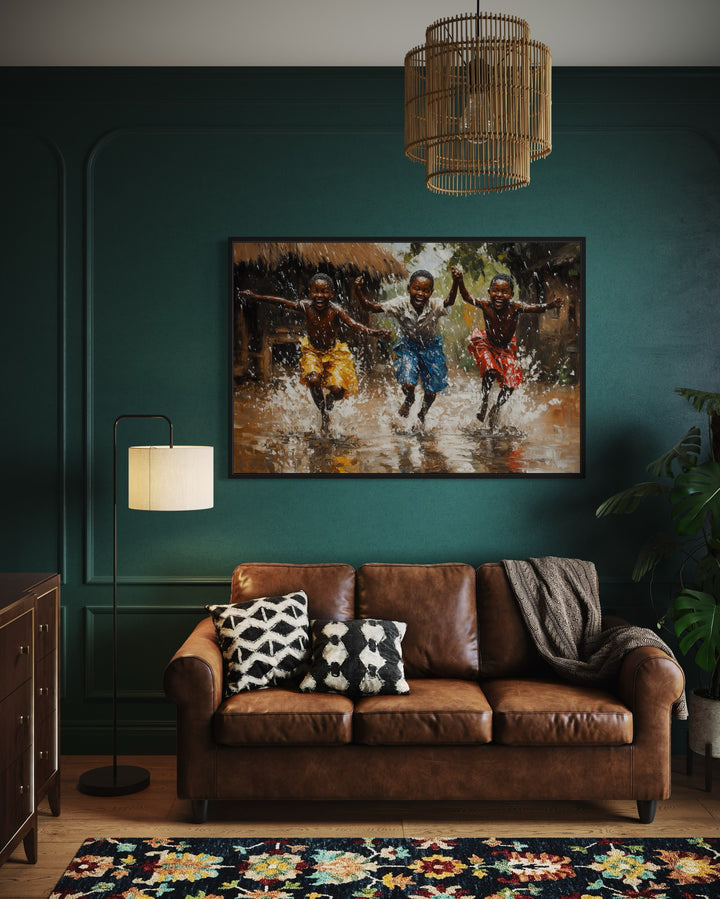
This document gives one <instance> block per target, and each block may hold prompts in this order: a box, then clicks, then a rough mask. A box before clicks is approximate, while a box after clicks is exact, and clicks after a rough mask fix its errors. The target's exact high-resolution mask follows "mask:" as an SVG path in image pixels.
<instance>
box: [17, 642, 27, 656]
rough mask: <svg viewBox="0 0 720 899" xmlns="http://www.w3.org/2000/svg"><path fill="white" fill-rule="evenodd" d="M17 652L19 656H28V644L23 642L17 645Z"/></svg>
mask: <svg viewBox="0 0 720 899" xmlns="http://www.w3.org/2000/svg"><path fill="white" fill-rule="evenodd" d="M18 652H19V653H20V655H21V656H29V655H30V644H29V643H23V644H22V646H19V647H18Z"/></svg>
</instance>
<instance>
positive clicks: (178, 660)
mask: <svg viewBox="0 0 720 899" xmlns="http://www.w3.org/2000/svg"><path fill="white" fill-rule="evenodd" d="M164 687H165V695H166V696H167V698H168V699H169V700H170V701H171V702H174V703H175V704H176V705H177V706H178V707H179V709H180V708H182V710H183V711H192V712H193V713H194V714H197V715H201V716H203V717H206V718H207V717H211V716H212V715H213V713H214V712H215V710H216V709H217V707H218V706H219V705H220V703H221V702H222V689H223V659H222V653H221V652H220V646H219V645H218V642H217V637H216V636H215V628H214V626H213V622H212V619H211V618H205V619H204V620H203V621H201V622H200V623H199V624H198V625H197V627H196V628H195V630H194V631H193V632H192V633H191V634H190V636H189V637H188V638H187V640H186V641H185V642H184V643H183V645H182V646H181V647H180V649H178V651H177V652H176V653H175V655H174V656H173V657H172V659H171V660H170V662H169V663H168V666H167V668H166V669H165V677H164Z"/></svg>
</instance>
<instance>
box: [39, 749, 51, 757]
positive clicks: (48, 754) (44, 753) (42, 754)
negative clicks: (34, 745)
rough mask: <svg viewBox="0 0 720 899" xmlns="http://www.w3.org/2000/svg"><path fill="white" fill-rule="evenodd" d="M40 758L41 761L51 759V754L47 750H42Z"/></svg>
mask: <svg viewBox="0 0 720 899" xmlns="http://www.w3.org/2000/svg"><path fill="white" fill-rule="evenodd" d="M40 758H41V759H49V758H50V753H49V752H48V751H47V749H41V750H40Z"/></svg>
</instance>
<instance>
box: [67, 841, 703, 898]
mask: <svg viewBox="0 0 720 899" xmlns="http://www.w3.org/2000/svg"><path fill="white" fill-rule="evenodd" d="M624 896H631V897H637V899H696V897H697V899H704V897H719V899H720V838H707V839H702V838H699V837H696V838H688V839H672V838H667V839H664V838H653V839H638V840H635V839H592V838H566V839H525V840H511V839H493V838H488V839H482V838H474V839H469V838H458V839H411V838H392V839H350V838H326V839H318V838H312V839H305V840H303V839H298V838H294V839H260V838H238V839H227V838H223V839H220V838H216V839H196V838H194V837H193V838H187V839H180V838H175V839H160V838H155V839H103V840H85V842H84V843H83V845H82V846H81V847H80V849H79V850H78V853H77V855H76V856H75V858H74V859H73V860H72V862H71V863H70V865H69V867H68V868H67V870H66V871H65V874H64V875H63V876H62V878H61V879H60V881H59V882H58V884H57V886H56V887H55V890H54V891H53V893H52V894H51V896H50V899H337V897H342V899H376V897H377V899H437V897H440V899H443V897H444V899H464V897H482V899H536V897H539V899H618V897H624Z"/></svg>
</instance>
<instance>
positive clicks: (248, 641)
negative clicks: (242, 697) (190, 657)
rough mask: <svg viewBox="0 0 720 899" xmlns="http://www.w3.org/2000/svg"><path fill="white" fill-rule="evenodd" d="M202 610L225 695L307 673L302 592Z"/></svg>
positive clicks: (306, 623)
mask: <svg viewBox="0 0 720 899" xmlns="http://www.w3.org/2000/svg"><path fill="white" fill-rule="evenodd" d="M205 608H206V609H207V610H208V612H210V614H211V615H212V619H213V624H214V625H215V631H216V633H217V638H218V643H219V644H220V651H221V652H222V655H223V659H224V662H225V665H224V668H225V693H226V695H227V694H228V693H240V692H242V691H243V690H259V689H262V688H263V687H269V686H274V685H277V684H280V683H282V682H283V681H289V680H292V679H295V682H296V683H297V680H298V679H299V678H300V677H302V675H303V674H304V673H305V671H306V670H307V662H308V659H309V655H310V635H309V625H310V622H309V620H308V614H307V596H305V594H304V593H303V592H302V590H300V591H298V592H297V593H288V594H287V595H285V596H263V597H260V598H259V599H252V600H249V601H248V602H237V603H232V604H231V605H228V606H218V605H213V606H205Z"/></svg>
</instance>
